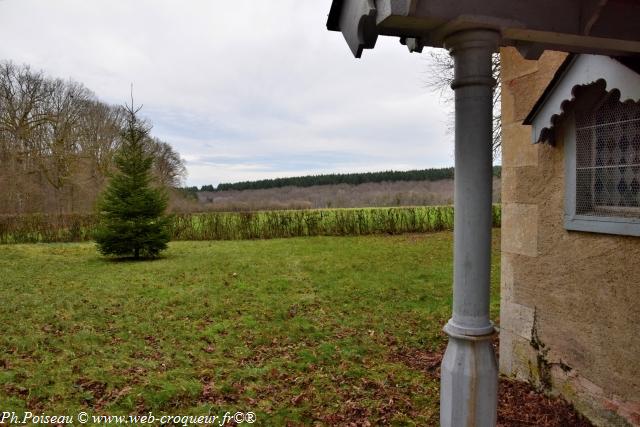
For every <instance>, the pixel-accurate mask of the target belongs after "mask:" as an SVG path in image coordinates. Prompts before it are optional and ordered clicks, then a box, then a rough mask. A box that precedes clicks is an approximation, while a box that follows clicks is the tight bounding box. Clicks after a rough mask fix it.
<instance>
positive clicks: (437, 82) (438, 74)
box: [426, 49, 502, 158]
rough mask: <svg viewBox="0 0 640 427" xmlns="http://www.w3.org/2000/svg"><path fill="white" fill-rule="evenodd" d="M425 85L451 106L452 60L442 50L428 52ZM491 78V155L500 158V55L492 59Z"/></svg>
mask: <svg viewBox="0 0 640 427" xmlns="http://www.w3.org/2000/svg"><path fill="white" fill-rule="evenodd" d="M428 64H429V65H428V72H427V79H426V85H427V87H428V88H429V89H431V90H432V91H434V92H437V93H439V95H440V97H441V99H442V100H443V102H445V103H449V104H452V103H453V99H454V93H453V90H452V89H451V83H453V58H451V55H449V53H448V52H446V51H444V50H442V49H431V50H430V51H429V62H428ZM491 65H492V70H493V77H494V78H495V79H496V85H495V87H494V88H493V155H494V158H495V157H499V156H500V149H501V146H502V118H501V113H500V99H501V98H500V94H501V86H502V81H501V80H500V55H499V54H494V55H493V57H492V64H491ZM449 131H450V132H453V118H452V120H451V124H450V125H449Z"/></svg>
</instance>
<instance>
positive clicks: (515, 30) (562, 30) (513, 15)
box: [327, 0, 640, 59]
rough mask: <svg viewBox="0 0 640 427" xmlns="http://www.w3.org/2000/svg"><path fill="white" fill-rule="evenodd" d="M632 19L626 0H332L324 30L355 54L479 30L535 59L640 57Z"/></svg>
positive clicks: (633, 6)
mask: <svg viewBox="0 0 640 427" xmlns="http://www.w3.org/2000/svg"><path fill="white" fill-rule="evenodd" d="M638 16H640V2H637V1H633V0H535V1H526V0H484V1H477V0H455V1H452V0H376V1H374V0H333V1H332V4H331V9H330V12H329V18H328V20H327V28H328V29H329V30H333V31H341V32H342V33H343V35H344V37H345V39H346V40H347V43H348V44H349V47H350V48H351V50H352V52H353V54H354V55H355V56H356V57H359V56H360V55H361V54H362V51H363V49H371V48H373V47H374V46H375V42H376V39H377V37H378V35H387V36H397V37H400V39H401V42H403V43H404V44H407V45H408V46H409V47H410V49H411V50H420V49H421V48H422V46H435V47H442V46H443V43H444V38H445V37H446V36H447V35H449V34H451V33H454V32H457V31H461V30H465V29H480V28H484V29H493V30H496V31H498V32H500V34H501V36H502V41H501V43H502V44H503V45H504V46H515V47H516V48H518V50H519V51H520V52H521V53H522V54H523V56H525V57H526V58H529V59H535V58H537V57H538V56H539V55H540V54H541V53H542V52H543V51H544V50H545V49H551V50H562V51H567V52H575V53H592V54H600V55H629V54H634V53H635V54H637V53H640V26H639V25H638Z"/></svg>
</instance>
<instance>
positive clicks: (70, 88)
mask: <svg viewBox="0 0 640 427" xmlns="http://www.w3.org/2000/svg"><path fill="white" fill-rule="evenodd" d="M125 119H126V114H125V111H124V109H123V107H119V106H114V105H109V104H106V103H104V102H102V101H100V100H98V99H97V97H96V95H95V94H94V93H93V92H91V91H90V90H89V89H87V88H86V87H85V86H84V85H82V84H81V83H78V82H74V81H68V80H62V79H56V78H51V77H49V76H46V75H45V74H44V73H43V72H41V71H34V70H32V69H31V68H30V67H29V66H26V65H16V64H14V63H12V62H7V61H5V62H0V189H1V191H0V214H2V213H5V214H6V213H18V214H22V213H36V212H41V213H74V212H90V211H92V210H93V209H94V205H95V202H96V199H97V197H98V194H99V193H100V192H101V191H102V190H103V189H104V188H105V186H106V184H107V181H108V178H109V176H110V174H111V173H112V171H113V170H114V158H115V154H116V152H117V151H118V149H119V148H120V145H121V143H122V140H121V138H120V135H121V133H122V130H123V127H124V126H125ZM144 145H145V150H146V152H148V153H149V154H150V155H151V156H152V157H153V176H154V181H155V183H156V185H158V186H164V187H179V186H180V185H181V184H182V181H183V179H184V176H185V174H186V169H185V166H184V163H183V161H182V159H181V158H180V155H179V154H178V153H177V152H176V151H174V150H173V148H172V147H171V146H170V145H169V144H168V143H166V142H164V141H161V140H160V139H158V138H154V137H151V136H149V137H147V138H146V140H145V144H144Z"/></svg>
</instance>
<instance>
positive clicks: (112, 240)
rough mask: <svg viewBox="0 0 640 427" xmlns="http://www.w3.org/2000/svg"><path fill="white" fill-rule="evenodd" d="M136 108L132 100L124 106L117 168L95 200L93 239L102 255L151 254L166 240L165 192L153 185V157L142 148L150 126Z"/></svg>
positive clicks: (155, 254) (162, 247) (135, 255)
mask: <svg viewBox="0 0 640 427" xmlns="http://www.w3.org/2000/svg"><path fill="white" fill-rule="evenodd" d="M139 110H140V109H139V108H138V109H134V107H133V104H132V105H131V107H129V106H127V107H126V113H127V120H126V125H125V127H124V129H123V130H122V132H121V135H120V137H121V143H122V144H121V148H120V150H119V151H118V153H117V154H116V157H115V164H116V166H117V169H118V171H117V172H116V173H115V174H114V175H113V176H112V178H111V180H110V182H109V185H108V187H107V188H106V190H105V191H104V193H103V195H102V197H101V199H100V201H99V203H98V211H99V216H100V224H99V226H98V227H97V231H96V234H95V240H96V243H97V245H98V250H99V251H100V252H101V253H102V254H103V255H115V256H118V257H133V258H136V259H138V258H141V257H142V258H154V257H157V256H158V254H159V253H160V251H162V250H164V249H166V248H167V242H168V241H169V232H168V229H167V226H168V221H167V217H166V216H165V214H164V212H165V209H166V207H167V195H166V193H165V192H164V190H162V189H160V188H156V187H154V186H153V182H152V174H151V168H152V165H153V157H152V156H151V155H149V154H148V153H147V152H146V150H145V143H146V141H147V140H148V136H149V130H150V128H149V126H147V125H146V124H145V123H144V122H142V121H140V120H139V119H138V118H137V116H136V115H137V113H138V111H139Z"/></svg>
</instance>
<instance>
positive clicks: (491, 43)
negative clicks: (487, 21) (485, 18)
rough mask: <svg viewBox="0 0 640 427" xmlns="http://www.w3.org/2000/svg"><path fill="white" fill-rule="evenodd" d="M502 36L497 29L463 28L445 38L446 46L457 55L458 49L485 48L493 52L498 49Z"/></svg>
mask: <svg viewBox="0 0 640 427" xmlns="http://www.w3.org/2000/svg"><path fill="white" fill-rule="evenodd" d="M501 38H502V36H501V35H500V32H499V31H497V30H491V29H474V30H461V31H456V32H455V33H451V34H449V35H448V36H446V37H445V38H444V47H445V48H446V49H448V50H449V51H450V52H451V54H452V55H455V51H457V50H462V49H470V48H484V49H488V50H489V51H490V52H491V53H493V52H497V51H498V47H499V46H500V40H501Z"/></svg>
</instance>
